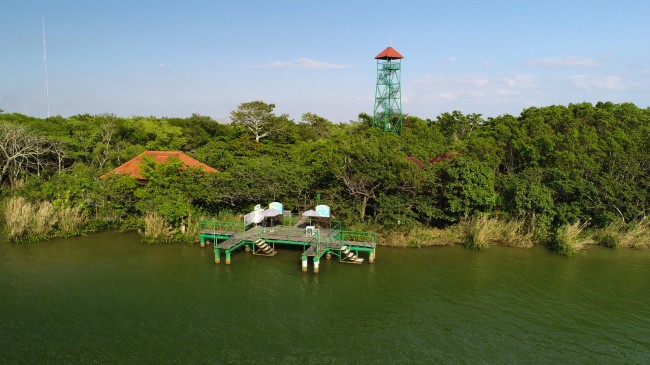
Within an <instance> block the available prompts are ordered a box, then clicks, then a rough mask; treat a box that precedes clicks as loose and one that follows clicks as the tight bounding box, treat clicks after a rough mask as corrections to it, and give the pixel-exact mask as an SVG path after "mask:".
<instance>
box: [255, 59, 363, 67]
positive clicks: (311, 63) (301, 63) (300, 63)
mask: <svg viewBox="0 0 650 365" xmlns="http://www.w3.org/2000/svg"><path fill="white" fill-rule="evenodd" d="M247 67H248V68H305V69H315V70H338V69H343V68H350V67H354V66H353V65H348V64H342V63H330V62H323V61H316V60H312V59H309V58H301V59H299V60H297V61H295V62H291V61H274V62H271V63H267V64H257V65H250V66H247Z"/></svg>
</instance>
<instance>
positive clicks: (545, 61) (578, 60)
mask: <svg viewBox="0 0 650 365" xmlns="http://www.w3.org/2000/svg"><path fill="white" fill-rule="evenodd" d="M527 64H528V65H529V66H535V67H568V68H571V67H597V66H599V65H600V62H598V60H596V59H594V58H588V57H579V56H568V57H556V58H538V59H535V60H530V61H528V62H527Z"/></svg>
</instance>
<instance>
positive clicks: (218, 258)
mask: <svg viewBox="0 0 650 365" xmlns="http://www.w3.org/2000/svg"><path fill="white" fill-rule="evenodd" d="M219 251H221V250H220V249H218V248H217V244H216V243H215V245H214V263H215V264H220V263H221V254H220V253H219Z"/></svg>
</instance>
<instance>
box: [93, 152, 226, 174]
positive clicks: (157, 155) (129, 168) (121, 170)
mask: <svg viewBox="0 0 650 365" xmlns="http://www.w3.org/2000/svg"><path fill="white" fill-rule="evenodd" d="M143 156H150V157H153V159H154V160H155V161H156V162H157V163H161V164H164V163H167V161H168V160H169V158H170V157H176V158H178V159H179V160H181V162H183V165H185V167H199V168H201V169H202V170H203V171H205V172H219V170H217V169H215V168H213V167H210V166H208V165H206V164H204V163H202V162H199V161H197V160H195V159H193V158H192V157H190V156H188V155H186V154H184V153H183V152H181V151H144V152H142V153H141V154H139V155H137V156H135V157H134V158H132V159H131V160H129V161H127V162H126V163H124V164H123V165H122V166H119V167H117V168H116V169H115V170H113V171H109V172H108V173H106V174H104V175H102V176H101V177H102V178H105V177H108V176H109V175H111V174H128V175H130V176H131V177H133V178H135V179H138V180H146V179H145V177H144V176H142V174H141V173H140V172H141V166H142V157H143Z"/></svg>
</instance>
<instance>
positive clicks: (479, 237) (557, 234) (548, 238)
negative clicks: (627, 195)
mask: <svg viewBox="0 0 650 365" xmlns="http://www.w3.org/2000/svg"><path fill="white" fill-rule="evenodd" d="M377 244H378V245H380V246H386V247H432V246H446V245H464V246H465V247H466V248H468V249H470V250H474V251H483V250H485V249H488V248H489V247H490V246H493V245H500V246H510V247H518V248H529V247H532V246H533V245H537V244H542V245H545V246H548V247H549V248H550V249H551V250H552V251H553V252H555V253H557V254H560V255H564V256H572V255H575V254H576V253H578V252H580V251H581V250H582V249H583V248H585V247H587V246H589V245H600V246H604V247H608V248H634V249H649V248H650V219H648V218H644V219H642V220H640V221H636V222H632V223H623V222H615V223H612V224H610V225H609V226H607V227H605V228H587V227H586V225H585V224H583V223H580V222H577V223H574V224H572V225H565V226H562V227H559V228H558V229H557V230H555V231H554V232H550V233H548V234H547V235H544V236H543V237H542V238H535V235H534V234H533V233H532V232H530V231H529V230H528V229H527V228H526V224H525V222H523V221H519V220H505V219H501V218H487V217H479V218H472V219H469V220H466V221H463V222H460V223H458V224H455V225H451V226H449V227H447V228H444V229H438V228H427V227H415V228H412V229H410V230H408V231H406V230H404V231H385V232H380V234H378V242H377Z"/></svg>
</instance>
